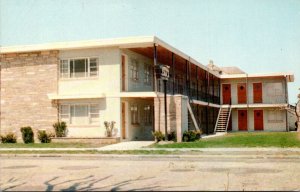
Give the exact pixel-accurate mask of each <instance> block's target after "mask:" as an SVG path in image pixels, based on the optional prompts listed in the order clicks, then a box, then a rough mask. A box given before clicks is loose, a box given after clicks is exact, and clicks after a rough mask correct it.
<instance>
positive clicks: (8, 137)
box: [0, 133, 17, 143]
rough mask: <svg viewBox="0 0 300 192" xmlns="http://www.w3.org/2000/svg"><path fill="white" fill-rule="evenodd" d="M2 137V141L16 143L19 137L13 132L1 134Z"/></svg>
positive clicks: (0, 137)
mask: <svg viewBox="0 0 300 192" xmlns="http://www.w3.org/2000/svg"><path fill="white" fill-rule="evenodd" d="M0 139H1V142H2V143H16V142H17V137H16V135H15V134H13V133H8V134H6V135H1V136H0Z"/></svg>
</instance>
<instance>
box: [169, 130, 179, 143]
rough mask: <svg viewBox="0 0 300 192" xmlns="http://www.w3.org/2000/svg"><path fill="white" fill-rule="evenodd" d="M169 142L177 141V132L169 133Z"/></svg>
mask: <svg viewBox="0 0 300 192" xmlns="http://www.w3.org/2000/svg"><path fill="white" fill-rule="evenodd" d="M168 141H174V142H176V141H177V137H176V132H175V131H172V132H171V133H168Z"/></svg>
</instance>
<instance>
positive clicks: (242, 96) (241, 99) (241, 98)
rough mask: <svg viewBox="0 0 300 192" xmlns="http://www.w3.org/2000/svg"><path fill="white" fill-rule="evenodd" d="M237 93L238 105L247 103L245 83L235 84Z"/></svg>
mask: <svg viewBox="0 0 300 192" xmlns="http://www.w3.org/2000/svg"><path fill="white" fill-rule="evenodd" d="M237 90H238V91H237V93H238V104H245V103H247V90H246V83H238V84H237Z"/></svg>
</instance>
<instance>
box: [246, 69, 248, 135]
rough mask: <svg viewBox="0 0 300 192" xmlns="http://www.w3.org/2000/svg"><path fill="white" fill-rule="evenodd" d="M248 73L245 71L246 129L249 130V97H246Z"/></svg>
mask: <svg viewBox="0 0 300 192" xmlns="http://www.w3.org/2000/svg"><path fill="white" fill-rule="evenodd" d="M248 89H249V86H248V73H246V99H247V131H248V132H249V97H248V92H249V91H248Z"/></svg>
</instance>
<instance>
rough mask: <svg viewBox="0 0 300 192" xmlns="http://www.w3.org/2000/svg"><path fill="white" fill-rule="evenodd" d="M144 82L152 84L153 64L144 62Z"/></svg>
mask: <svg viewBox="0 0 300 192" xmlns="http://www.w3.org/2000/svg"><path fill="white" fill-rule="evenodd" d="M144 84H147V85H149V84H151V65H149V64H147V63H144Z"/></svg>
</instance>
